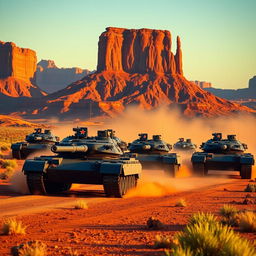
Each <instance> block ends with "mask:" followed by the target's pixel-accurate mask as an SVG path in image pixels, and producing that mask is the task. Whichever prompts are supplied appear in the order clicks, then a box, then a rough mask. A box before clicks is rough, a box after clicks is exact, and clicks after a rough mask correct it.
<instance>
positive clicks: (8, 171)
mask: <svg viewBox="0 0 256 256" xmlns="http://www.w3.org/2000/svg"><path fill="white" fill-rule="evenodd" d="M14 172H15V171H14V169H13V168H12V167H9V166H8V167H7V168H6V169H5V171H4V172H2V173H0V179H3V180H7V179H10V178H11V177H12V176H13V174H14Z"/></svg>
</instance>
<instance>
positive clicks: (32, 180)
mask: <svg viewBox="0 0 256 256" xmlns="http://www.w3.org/2000/svg"><path fill="white" fill-rule="evenodd" d="M27 184H28V188H29V191H30V193H31V194H32V195H45V194H46V190H45V186H44V177H43V175H42V174H41V173H28V174H27Z"/></svg>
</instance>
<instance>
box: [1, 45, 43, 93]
mask: <svg viewBox="0 0 256 256" xmlns="http://www.w3.org/2000/svg"><path fill="white" fill-rule="evenodd" d="M36 63H37V59H36V53H35V51H33V50H30V49H24V48H19V47H17V46H16V45H15V44H14V43H11V42H8V43H5V42H1V41H0V93H2V94H5V95H7V96H10V97H20V96H24V97H32V96H42V95H43V94H44V93H43V92H42V91H41V90H40V89H39V88H38V87H37V86H36V85H35V71H36Z"/></svg>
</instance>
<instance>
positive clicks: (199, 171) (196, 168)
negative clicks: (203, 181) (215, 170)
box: [193, 163, 207, 176]
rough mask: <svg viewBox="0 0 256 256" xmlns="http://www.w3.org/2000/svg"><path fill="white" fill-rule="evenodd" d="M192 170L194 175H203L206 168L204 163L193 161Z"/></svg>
mask: <svg viewBox="0 0 256 256" xmlns="http://www.w3.org/2000/svg"><path fill="white" fill-rule="evenodd" d="M193 172H194V174H195V175H196V176H205V175H206V174H207V170H206V167H205V164H204V163H193Z"/></svg>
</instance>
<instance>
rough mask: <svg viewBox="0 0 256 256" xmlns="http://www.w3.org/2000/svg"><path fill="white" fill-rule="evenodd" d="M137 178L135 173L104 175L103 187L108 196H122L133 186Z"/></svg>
mask: <svg viewBox="0 0 256 256" xmlns="http://www.w3.org/2000/svg"><path fill="white" fill-rule="evenodd" d="M136 184H137V178H136V177H135V175H129V176H104V177H103V187H104V192H105V193H106V195H107V196H108V197H111V196H113V197H123V195H125V194H126V192H127V191H128V190H129V189H131V188H133V187H135V186H136Z"/></svg>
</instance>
